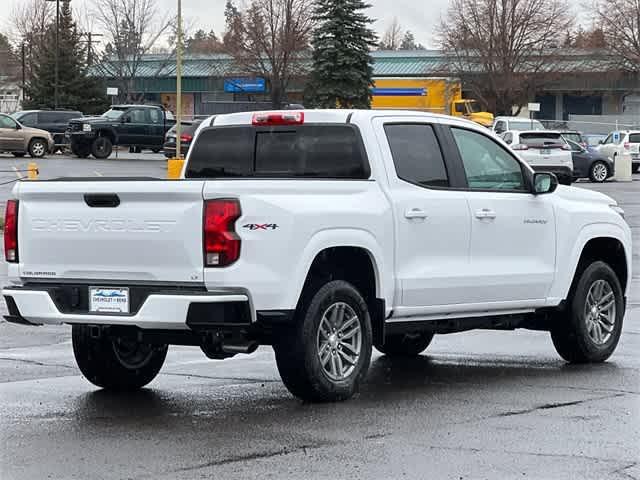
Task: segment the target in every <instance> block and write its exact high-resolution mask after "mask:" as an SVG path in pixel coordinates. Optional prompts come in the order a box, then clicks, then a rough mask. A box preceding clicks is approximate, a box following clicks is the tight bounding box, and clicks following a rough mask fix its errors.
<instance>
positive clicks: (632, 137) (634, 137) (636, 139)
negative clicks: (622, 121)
mask: <svg viewBox="0 0 640 480" xmlns="http://www.w3.org/2000/svg"><path fill="white" fill-rule="evenodd" d="M629 143H640V133H630V134H629Z"/></svg>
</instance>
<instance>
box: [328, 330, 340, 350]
mask: <svg viewBox="0 0 640 480" xmlns="http://www.w3.org/2000/svg"><path fill="white" fill-rule="evenodd" d="M329 345H331V348H335V347H337V346H338V336H337V335H336V334H335V333H334V334H332V335H329Z"/></svg>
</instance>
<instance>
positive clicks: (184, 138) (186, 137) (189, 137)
mask: <svg viewBox="0 0 640 480" xmlns="http://www.w3.org/2000/svg"><path fill="white" fill-rule="evenodd" d="M191 140H193V135H189V134H188V133H183V134H182V135H180V141H181V142H184V143H189V142H190V141H191Z"/></svg>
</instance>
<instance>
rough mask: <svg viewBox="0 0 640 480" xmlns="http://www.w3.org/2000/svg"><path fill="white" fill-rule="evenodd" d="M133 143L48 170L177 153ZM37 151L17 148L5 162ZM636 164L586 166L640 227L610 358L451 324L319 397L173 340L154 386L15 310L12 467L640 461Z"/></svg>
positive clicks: (460, 466) (572, 475)
mask: <svg viewBox="0 0 640 480" xmlns="http://www.w3.org/2000/svg"><path fill="white" fill-rule="evenodd" d="M131 157H133V158H131ZM125 158H130V159H129V160H123V159H118V160H116V159H110V160H103V161H97V160H77V159H71V158H66V157H60V156H54V157H51V158H49V159H43V160H40V161H39V162H38V166H39V169H40V178H53V177H58V176H69V175H74V176H93V177H98V176H114V175H115V176H132V175H133V176H156V177H164V175H165V163H164V162H163V161H161V159H162V157H161V156H157V155H151V154H142V155H133V156H132V155H129V154H127V155H126V156H125ZM27 163H28V160H19V161H15V159H13V158H12V157H8V156H0V169H2V170H13V167H15V169H16V170H20V169H22V168H24V167H25V166H26V164H27ZM19 173H20V172H18V173H17V174H16V173H15V172H13V173H12V172H8V173H3V174H2V177H9V178H7V179H6V180H5V181H8V180H11V177H12V176H13V178H17V175H18V174H19ZM634 180H635V181H634V182H631V183H615V182H608V183H606V184H604V185H598V186H595V185H593V184H590V183H586V182H580V183H578V186H579V187H582V188H592V189H595V190H599V191H602V192H604V193H607V194H608V195H610V196H612V197H613V198H615V199H616V200H617V201H618V202H619V203H620V204H621V205H622V206H623V207H624V209H625V210H626V214H627V215H626V218H627V221H628V222H629V224H630V225H631V227H632V229H633V239H634V242H635V243H634V252H633V269H634V273H633V280H632V282H633V284H632V293H631V298H630V299H629V305H628V309H627V314H626V317H625V325H624V332H623V335H622V338H621V342H620V345H619V346H618V349H617V351H616V353H615V354H614V355H613V356H612V357H611V359H610V360H609V361H608V362H607V363H605V364H601V365H586V366H584V365H582V366H573V365H567V364H565V363H564V362H563V361H561V360H560V358H559V357H558V356H557V354H556V353H555V350H554V349H553V346H552V344H551V340H550V338H549V335H548V334H547V333H544V332H529V331H524V330H520V331H515V332H493V331H476V332H468V333H460V334H454V335H443V336H436V338H435V339H434V341H433V343H432V345H431V346H430V347H429V349H428V350H427V351H426V352H425V354H423V355H422V356H420V357H419V358H417V359H413V360H391V359H389V358H387V357H385V356H382V355H380V354H378V353H375V354H374V357H373V360H372V365H371V369H370V371H369V374H368V377H367V380H366V382H365V385H364V386H363V388H362V391H361V393H360V394H359V395H358V396H357V397H356V398H354V399H353V400H351V401H348V402H345V403H340V404H328V405H310V404H303V403H301V402H300V401H298V400H296V399H295V398H293V397H292V396H291V395H290V394H289V393H288V391H287V390H286V389H285V388H284V386H283V385H282V384H281V383H280V380H279V377H278V372H277V370H276V366H275V361H274V356H273V353H272V351H271V349H270V348H267V347H261V348H260V349H259V350H258V351H257V352H256V353H255V354H253V355H251V356H237V357H235V358H233V359H228V360H224V361H212V360H208V359H206V358H205V357H204V355H203V354H202V353H201V352H200V351H199V349H197V348H195V347H171V348H170V350H169V355H168V357H167V362H166V364H165V366H164V368H163V370H162V372H161V374H160V375H159V376H158V377H157V379H156V380H155V381H153V382H152V383H151V384H150V385H149V386H148V388H145V389H143V390H142V391H140V392H138V393H135V394H112V393H107V392H104V391H101V390H99V389H97V388H96V387H94V386H93V385H91V384H90V383H88V382H87V381H86V380H84V379H83V378H82V377H81V376H80V373H79V371H78V370H77V369H76V366H75V361H74V359H73V353H72V350H71V341H70V327H65V326H60V327H31V328H29V327H22V326H18V325H12V324H8V323H6V322H1V323H0V479H2V480H14V479H16V480H17V479H20V480H24V479H47V478H51V479H103V478H104V479H145V478H149V479H196V478H207V479H223V478H225V479H230V478H239V479H252V478H260V479H271V478H272V479H284V478H300V479H371V478H374V479H400V478H402V479H405V478H406V479H414V478H415V479H456V480H458V479H465V480H466V479H522V478H529V479H545V480H551V479H597V480H602V479H612V480H615V479H634V478H635V479H640V175H635V176H634ZM10 189H11V185H0V204H4V201H5V200H6V198H7V197H8V195H9V192H10ZM0 281H1V282H3V283H4V282H5V281H6V265H5V264H4V263H2V264H0ZM1 308H2V311H3V312H4V311H6V310H5V307H4V304H3V305H2V307H1Z"/></svg>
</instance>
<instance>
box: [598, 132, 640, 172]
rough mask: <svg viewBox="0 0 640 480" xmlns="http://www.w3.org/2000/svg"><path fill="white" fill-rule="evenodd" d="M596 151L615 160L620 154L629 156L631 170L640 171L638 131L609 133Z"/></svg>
mask: <svg viewBox="0 0 640 480" xmlns="http://www.w3.org/2000/svg"><path fill="white" fill-rule="evenodd" d="M598 151H599V152H600V153H601V154H603V155H605V156H608V157H611V158H613V160H614V161H615V160H616V157H617V156H618V155H619V154H620V153H621V152H622V151H625V152H628V153H630V154H631V170H632V171H633V173H638V170H640V130H621V131H615V132H611V133H610V134H609V135H608V136H607V138H605V139H604V140H603V141H602V143H601V144H600V145H599V146H598Z"/></svg>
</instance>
